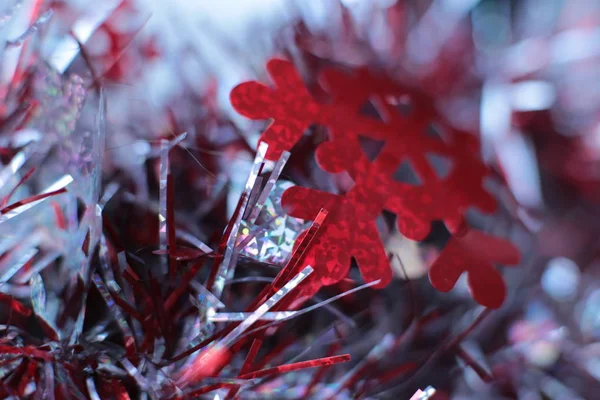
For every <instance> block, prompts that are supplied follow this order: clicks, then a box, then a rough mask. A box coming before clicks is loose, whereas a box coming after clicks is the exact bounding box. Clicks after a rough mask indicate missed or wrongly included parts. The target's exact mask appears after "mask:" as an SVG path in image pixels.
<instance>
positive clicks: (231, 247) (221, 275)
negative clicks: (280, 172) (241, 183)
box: [211, 143, 268, 297]
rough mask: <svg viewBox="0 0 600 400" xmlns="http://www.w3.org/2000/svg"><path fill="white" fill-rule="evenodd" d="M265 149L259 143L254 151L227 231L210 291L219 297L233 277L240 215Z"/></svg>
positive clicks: (266, 147)
mask: <svg viewBox="0 0 600 400" xmlns="http://www.w3.org/2000/svg"><path fill="white" fill-rule="evenodd" d="M267 149H268V145H267V144H266V143H261V144H260V146H259V147H258V150H257V152H256V157H255V158H254V162H253V164H252V169H251V170H250V174H249V175H248V180H247V181H246V186H245V188H244V192H243V193H242V197H241V200H240V201H242V204H241V208H240V210H239V211H238V214H237V219H236V220H235V221H234V222H233V225H232V227H231V232H230V233H229V237H228V238H227V244H226V248H225V251H224V254H223V260H222V261H221V263H220V264H219V268H218V270H217V273H216V276H215V281H214V283H213V285H212V288H211V291H212V292H213V293H214V294H215V296H217V297H221V294H222V293H223V288H224V287H225V281H226V280H227V278H233V275H234V272H235V265H233V264H232V263H231V261H232V258H233V257H234V254H233V253H234V251H235V244H236V241H237V237H238V232H239V229H240V224H241V220H242V216H243V215H244V212H245V210H246V206H247V204H248V199H249V196H250V192H251V191H252V188H253V187H254V185H255V183H256V178H257V177H258V174H259V172H260V169H261V167H262V164H263V161H264V159H265V155H266V153H267Z"/></svg>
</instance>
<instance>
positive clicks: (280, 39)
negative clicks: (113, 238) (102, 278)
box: [0, 0, 600, 400]
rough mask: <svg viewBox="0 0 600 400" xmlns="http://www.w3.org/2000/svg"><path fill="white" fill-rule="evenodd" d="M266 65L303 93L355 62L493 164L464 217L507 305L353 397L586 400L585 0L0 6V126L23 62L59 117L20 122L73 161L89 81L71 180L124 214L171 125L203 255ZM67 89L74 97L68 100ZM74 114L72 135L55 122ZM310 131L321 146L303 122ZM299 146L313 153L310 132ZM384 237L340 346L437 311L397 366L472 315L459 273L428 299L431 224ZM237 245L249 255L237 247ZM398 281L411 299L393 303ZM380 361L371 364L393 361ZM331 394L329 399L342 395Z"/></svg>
mask: <svg viewBox="0 0 600 400" xmlns="http://www.w3.org/2000/svg"><path fill="white" fill-rule="evenodd" d="M1 49H3V50H1ZM271 57H284V58H287V59H289V60H291V61H293V62H294V64H295V65H296V67H297V68H298V70H299V71H300V73H301V74H302V76H303V78H305V80H306V81H307V82H309V83H311V84H313V83H315V82H316V76H317V72H318V70H319V69H320V68H323V67H326V66H338V67H342V68H350V67H358V66H367V67H369V68H372V69H374V70H377V71H379V72H380V73H382V74H386V75H388V76H389V77H391V78H392V79H394V80H396V81H398V82H400V83H401V84H403V85H406V86H407V87H410V88H412V89H413V90H415V91H416V92H418V93H419V94H420V95H422V96H425V98H427V99H429V101H430V102H431V104H432V105H433V106H434V107H435V109H436V110H437V112H438V113H439V115H440V117H441V118H443V119H445V120H446V121H447V122H448V123H449V124H451V125H453V126H454V127H456V128H458V129H460V130H463V131H468V132H471V133H472V134H473V135H476V136H478V137H479V138H480V142H481V153H482V156H483V157H484V160H485V161H486V162H487V163H488V164H489V165H490V166H491V167H492V168H493V170H494V172H495V180H494V182H491V183H490V185H491V186H490V187H491V188H492V189H491V190H493V192H494V193H495V194H496V196H497V197H498V198H499V200H500V201H501V203H502V206H501V207H500V210H499V211H498V213H497V214H496V215H494V216H493V217H491V218H490V217H485V218H484V217H483V216H481V215H478V214H477V213H472V215H470V219H471V221H472V223H473V224H475V225H476V226H485V227H486V229H487V230H488V231H490V232H492V233H494V234H498V235H500V236H504V237H508V238H510V239H511V240H512V241H513V242H514V243H515V244H516V245H517V246H518V247H519V248H520V249H521V251H522V254H523V262H522V265H521V266H520V267H519V268H510V269H505V270H504V277H505V279H506V282H507V286H508V290H509V295H508V299H507V301H506V303H505V305H504V306H503V307H502V308H501V309H500V310H498V311H495V312H494V313H493V314H492V315H490V316H489V318H488V319H487V320H486V322H485V323H483V324H481V325H480V326H478V328H477V329H476V330H475V331H474V332H473V334H472V335H469V337H468V338H467V339H466V340H465V342H464V345H463V346H462V348H461V349H462V350H461V352H462V353H461V355H458V356H457V355H445V356H443V357H438V358H436V359H435V360H434V361H432V362H431V363H430V364H428V365H427V367H424V368H423V369H422V370H421V372H420V373H419V374H418V376H417V377H413V378H411V380H410V383H408V382H407V381H405V380H404V378H403V377H402V375H399V376H398V377H396V378H394V379H391V380H390V382H391V383H390V382H388V383H387V384H386V385H384V386H383V387H382V388H380V389H377V390H374V391H373V392H372V393H370V395H365V397H366V398H401V399H403V398H410V396H411V395H412V394H413V393H414V392H415V390H416V389H417V388H419V387H420V388H425V387H426V386H428V385H431V386H433V387H435V388H436V389H437V394H436V395H435V397H434V398H436V399H437V398H440V399H443V398H451V399H467V398H478V399H504V398H519V399H526V400H537V399H540V400H541V399H553V400H559V399H561V400H562V399H593V398H597V397H598V396H599V395H598V393H600V264H599V263H600V243H599V239H598V238H599V237H600V235H599V234H600V224H599V222H600V207H599V202H600V2H599V1H595V0H568V1H567V0H514V1H508V0H507V1H495V0H433V1H431V0H214V1H209V0H204V1H198V0H171V1H161V0H119V1H114V0H102V1H93V0H66V1H50V0H45V1H44V0H3V1H2V4H0V98H2V99H4V100H3V101H4V103H3V105H2V108H1V111H2V113H0V115H1V116H2V117H3V122H5V123H6V121H7V119H8V116H9V115H11V114H10V112H9V111H10V110H17V109H19V106H20V103H19V99H18V97H14V96H13V94H14V90H13V89H14V86H15V82H18V81H19V80H20V79H23V77H24V76H25V73H24V71H26V70H27V66H28V63H29V65H34V64H35V65H39V63H43V64H44V65H46V67H45V68H48V70H49V71H53V72H52V73H49V74H48V76H47V77H46V78H45V80H44V82H45V83H44V82H42V83H40V86H39V87H38V89H39V91H41V92H45V93H46V97H41V99H42V100H40V101H41V103H42V104H43V107H45V108H44V109H45V110H46V111H45V112H46V113H54V115H56V113H58V112H60V113H61V114H60V115H61V116H63V117H64V118H63V117H61V118H62V121H63V123H61V124H57V126H54V125H53V126H51V127H48V126H46V125H44V120H43V118H42V117H40V121H38V122H37V125H36V126H37V128H38V129H42V128H41V127H42V126H44V129H46V131H47V132H49V131H51V132H52V135H55V138H60V137H65V136H61V135H67V136H69V135H70V136H69V137H70V138H71V139H70V141H69V143H71V144H69V146H67V147H69V148H68V149H66V150H65V151H67V152H68V153H69V154H70V156H69V157H70V158H69V159H71V160H72V159H73V155H75V154H76V155H78V157H79V158H81V157H82V154H87V153H86V148H87V149H88V150H89V152H90V154H95V153H94V152H95V151H96V150H94V151H92V149H96V147H95V146H96V145H95V144H94V142H93V140H92V139H90V138H89V137H88V136H86V135H85V133H83V132H85V131H86V130H85V129H84V128H81V127H82V126H84V127H85V126H86V124H87V125H89V126H91V125H93V123H94V122H93V121H94V112H95V111H96V109H93V111H90V110H88V109H87V108H86V107H88V104H89V103H90V99H91V98H95V97H94V96H97V94H96V92H95V88H97V86H98V82H100V81H102V83H103V87H104V95H105V96H106V101H107V114H106V124H107V129H106V142H105V148H104V150H103V151H102V154H101V156H100V157H101V158H102V159H103V163H104V164H103V171H102V173H100V172H99V171H94V165H96V163H97V158H94V157H96V156H93V155H90V156H89V157H88V158H85V157H83V158H85V160H84V164H85V165H87V166H88V167H89V168H87V167H86V168H82V163H81V162H80V161H81V160H80V159H79V158H78V161H77V162H75V163H74V164H73V165H72V166H71V167H72V170H73V171H72V175H74V176H75V177H76V178H77V177H78V176H83V177H88V178H89V177H96V179H99V180H101V181H102V182H103V183H104V185H109V184H110V183H111V182H116V181H119V182H123V181H124V182H126V184H123V186H124V187H126V188H127V190H126V191H125V192H126V193H125V194H121V195H120V196H121V197H122V198H120V199H119V201H122V202H124V203H127V201H129V204H131V202H132V200H131V199H135V204H146V203H148V204H150V203H151V201H150V200H151V198H152V196H153V195H154V194H155V193H156V188H155V187H153V186H152V183H148V180H147V179H146V177H147V175H148V174H150V173H151V171H152V170H153V169H155V168H157V166H156V165H155V164H152V163H149V162H148V160H150V159H152V158H156V156H157V154H158V153H159V151H160V149H159V147H160V146H159V145H160V139H168V140H171V139H173V138H174V137H175V136H176V135H179V134H181V133H182V132H187V133H188V136H187V137H186V139H185V140H184V141H182V142H181V149H182V150H181V151H175V152H173V154H172V162H173V164H175V165H178V166H176V167H173V171H174V174H175V175H176V176H177V179H178V182H185V184H186V185H188V189H186V191H187V192H186V191H183V193H187V194H189V195H190V196H188V198H185V197H186V196H185V195H184V196H182V197H184V198H181V199H180V200H178V201H177V207H178V208H177V209H178V212H180V215H182V216H183V217H182V218H183V219H186V217H187V216H190V215H191V216H193V219H192V220H193V221H195V222H194V223H193V224H192V223H190V224H189V226H186V228H187V229H188V230H189V231H190V232H191V233H193V234H194V235H195V236H197V237H199V238H201V239H202V240H203V241H205V242H207V243H209V244H211V239H210V235H211V234H212V230H213V229H215V230H221V229H222V227H223V226H224V223H225V222H226V220H227V217H228V216H229V215H231V214H232V212H233V209H234V208H235V205H236V204H237V201H238V198H239V195H240V193H241V192H242V190H243V186H244V183H245V181H246V177H247V174H248V171H249V170H250V168H251V164H252V158H253V150H254V149H255V148H256V145H257V141H258V137H259V135H260V133H261V131H262V130H263V129H264V127H265V123H262V122H256V121H249V120H247V119H245V118H243V117H241V116H240V115H238V114H237V113H235V111H234V110H233V108H232V106H231V104H230V102H229V93H230V91H231V89H232V88H233V87H234V86H235V85H237V84H238V83H240V82H243V81H247V80H259V81H261V82H269V77H268V75H267V74H266V71H265V67H264V66H265V63H266V61H267V60H268V59H270V58H271ZM52 74H56V76H63V77H69V79H71V81H70V82H71V83H70V85H71V86H69V87H70V88H71V89H69V91H67V90H66V89H65V90H64V92H63V94H61V96H63V97H61V99H62V100H64V101H65V102H66V103H65V104H62V103H61V105H60V106H59V105H57V103H56V97H53V96H55V95H53V94H52V93H48V91H47V89H48V87H49V86H48V82H49V79H50V78H49V77H52V76H53V75H52ZM57 79H58V78H57ZM78 88H79V89H81V90H82V91H83V89H84V88H85V89H86V90H87V96H88V101H87V103H86V106H83V104H82V102H83V96H78V94H77V93H78V90H79V89H78ZM67 92H68V93H67ZM67 97H68V99H67V100H65V99H66V98H67ZM96 104H97V103H96ZM79 114H81V120H80V121H79V122H78V124H79V127H78V128H75V127H72V128H69V125H68V123H69V121H72V120H73V119H74V118H75V117H74V116H75V115H79ZM44 115H48V114H44ZM31 118H33V120H34V121H35V120H36V115H33V116H31ZM17 125H18V124H17ZM17 125H15V126H17ZM79 132H82V133H79ZM311 134H312V136H311V137H319V129H318V128H315V129H314V130H313V131H312V133H311ZM48 135H50V133H49V134H48ZM321 135H322V134H321ZM27 137H28V136H27V135H25V134H23V133H21V136H19V138H20V140H31V139H27ZM23 138H25V139H23ZM88 139H89V140H88ZM10 140H13V141H14V140H15V138H12V139H10ZM315 140H317V139H315ZM3 143H4V144H2V146H3V147H7V144H6V143H5V142H3ZM311 146H312V147H311ZM306 148H308V149H309V150H310V151H312V150H314V143H313V142H310V139H309V143H308V144H307V147H306ZM293 157H294V156H292V160H291V161H293ZM173 160H174V161H173ZM298 163H302V161H299V162H297V163H294V162H291V164H290V165H291V166H290V167H289V168H288V169H286V171H285V173H284V178H285V179H286V180H289V181H292V182H293V183H296V184H301V185H305V184H306V183H307V182H309V184H310V182H323V181H324V180H327V182H328V183H327V184H323V185H324V186H325V187H335V188H337V189H338V190H342V189H343V188H344V187H347V185H348V182H347V180H346V181H345V180H344V179H343V178H340V177H333V178H332V177H327V176H325V175H326V174H325V173H323V172H322V171H318V170H317V169H316V168H315V167H314V166H310V167H309V168H307V169H304V168H295V167H294V165H296V166H297V165H298ZM4 164H5V165H8V162H5V163H4ZM5 168H6V167H5ZM46 174H47V175H51V176H52V177H53V178H47V177H45V176H44V177H43V178H40V180H43V181H44V182H46V181H48V182H49V181H50V180H51V179H54V177H56V176H57V173H56V171H48V172H46ZM15 179H16V178H15ZM330 181H331V182H332V183H330ZM78 182H80V180H77V179H76V182H75V183H76V184H77V185H80V187H78V189H77V190H78V191H80V192H81V193H86V194H85V196H93V195H92V194H89V193H90V192H89V187H88V186H89V185H90V183H89V179H88V180H84V182H87V183H85V184H80V183H78ZM40 185H42V184H40ZM86 185H87V186H86ZM328 185H329V186H328ZM344 185H346V186H344ZM340 188H341V189H340ZM192 194H193V196H192ZM127 195H129V200H127V199H128V197H127ZM96 196H98V194H96ZM194 196H196V197H194ZM274 201H275V202H276V199H275V200H274ZM114 207H116V206H114ZM131 212H132V213H133V214H135V213H136V211H131ZM183 224H184V225H185V222H183ZM192 225H193V226H192ZM215 227H218V228H215ZM137 228H138V229H140V230H144V229H146V227H144V226H139V227H137ZM388 228H389V227H388ZM147 229H150V228H147ZM152 229H154V228H152ZM382 235H383V237H384V240H385V241H386V246H387V248H388V250H389V251H390V253H395V254H398V255H399V256H400V258H401V259H402V260H403V262H404V267H405V268H406V271H405V272H403V271H402V270H401V269H400V268H399V266H398V265H397V264H394V265H395V268H396V270H395V272H396V275H397V276H396V278H397V279H396V281H395V283H394V284H393V285H392V287H390V288H389V289H388V290H384V291H381V292H369V295H368V296H365V297H364V298H362V301H363V302H364V303H363V306H364V307H365V308H367V309H369V310H371V312H373V313H374V314H375V315H380V317H379V319H380V322H379V323H377V322H373V321H371V322H370V325H368V326H367V325H365V326H364V327H363V326H360V327H359V328H356V329H357V330H356V332H354V336H353V335H352V334H351V335H350V336H349V337H352V338H354V339H353V340H354V343H355V344H354V345H355V346H356V348H357V349H356V351H357V352H358V353H360V352H362V353H364V354H367V353H368V352H369V350H370V349H371V348H372V347H373V346H375V343H377V342H378V341H379V340H380V339H381V336H378V335H377V334H376V333H381V332H382V331H383V330H382V329H383V328H382V326H383V325H385V326H386V329H390V326H392V327H393V328H392V330H394V331H397V332H402V331H404V330H405V329H407V327H408V325H406V320H407V318H408V317H407V316H408V315H409V314H410V313H411V312H412V311H411V310H408V308H409V305H410V303H411V302H416V303H417V304H418V308H419V309H420V312H421V313H423V314H426V313H428V312H432V311H433V310H437V311H439V312H440V313H441V317H439V319H438V320H437V322H435V323H434V326H433V327H432V328H430V330H429V331H427V332H426V333H423V336H418V337H414V338H413V339H412V340H414V342H412V344H410V345H409V346H408V348H406V349H404V350H403V351H404V352H403V353H402V356H401V357H403V358H404V360H416V359H419V358H421V357H423V355H424V354H426V353H427V352H428V351H429V350H431V349H434V348H435V347H436V345H437V344H438V343H439V340H441V339H440V338H441V337H443V336H444V335H445V334H446V333H448V332H454V331H456V330H457V329H459V328H461V327H462V328H464V327H465V326H468V324H469V323H471V321H472V319H473V315H474V313H475V312H476V310H477V307H476V305H475V304H474V303H473V302H472V301H471V300H470V299H469V295H468V293H467V289H466V285H465V283H464V282H462V283H461V284H459V285H458V286H457V288H455V290H453V291H452V292H451V293H449V294H446V295H443V296H441V295H439V294H436V293H433V290H431V289H430V288H428V285H429V283H428V281H427V278H426V276H425V274H426V271H427V267H428V265H429V264H428V263H429V261H428V260H430V258H431V254H432V252H435V248H436V246H437V245H439V244H440V243H443V241H444V240H446V239H447V237H446V236H445V235H446V233H445V232H444V229H443V228H441V227H438V228H436V229H435V230H434V232H433V234H432V235H431V237H430V238H428V241H426V242H425V243H420V244H417V243H413V242H410V241H408V240H407V239H405V238H402V237H400V236H399V235H400V234H399V233H397V232H394V231H393V228H389V229H388V231H385V229H384V232H383V233H382ZM445 238H446V239H445ZM149 240H150V239H149ZM245 254H246V255H247V256H248V257H252V256H256V252H254V253H253V252H252V250H247V251H246V253H245ZM261 261H265V262H274V263H276V262H275V261H276V260H273V259H262V260H261ZM406 275H407V276H408V277H409V278H410V279H411V285H413V286H414V290H415V291H416V294H415V293H413V294H409V293H408V291H407V289H406V285H404V279H405V278H406ZM399 287H401V288H402V290H397V289H398V288H399ZM373 310H375V311H373ZM355 311H356V310H355ZM315 323H316V322H315ZM459 330H460V329H459ZM361 343H362V345H361ZM361 346H362V347H364V348H362V347H361ZM398 357H400V356H398ZM381 358H382V360H380V361H381V364H380V368H381V369H382V371H384V372H385V371H386V368H387V366H388V364H390V365H391V364H393V362H390V360H387V361H386V360H385V357H384V356H381ZM386 363H387V364H386ZM389 368H392V367H391V366H390V367H389ZM382 373H383V372H382ZM491 377H493V379H492V378H491ZM488 378H489V379H488ZM333 380H334V381H335V379H333ZM280 384H281V385H284V383H282V382H280ZM344 393H345V394H344V395H345V396H347V397H339V398H353V397H352V395H351V394H349V392H348V393H346V392H344ZM282 396H283V395H282ZM339 396H342V394H339ZM369 396H371V397H369ZM282 398H284V397H282Z"/></svg>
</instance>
